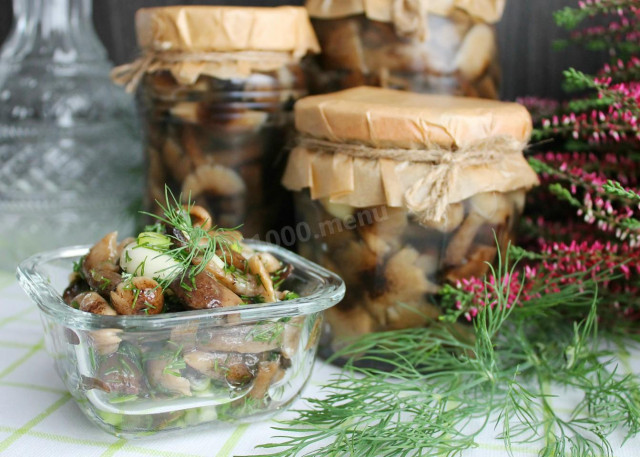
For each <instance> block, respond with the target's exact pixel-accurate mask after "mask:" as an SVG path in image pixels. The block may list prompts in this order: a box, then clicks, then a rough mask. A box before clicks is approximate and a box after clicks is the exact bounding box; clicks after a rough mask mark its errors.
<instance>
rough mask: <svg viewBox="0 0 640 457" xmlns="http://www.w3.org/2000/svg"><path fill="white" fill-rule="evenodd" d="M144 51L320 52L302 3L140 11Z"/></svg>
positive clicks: (140, 38)
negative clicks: (269, 6) (275, 5)
mask: <svg viewBox="0 0 640 457" xmlns="http://www.w3.org/2000/svg"><path fill="white" fill-rule="evenodd" d="M136 31H137V35H138V44H139V46H140V48H141V49H143V50H152V51H162V52H164V51H176V52H208V51H218V52H233V51H285V52H292V53H293V54H294V55H296V56H303V55H305V54H307V52H319V50H320V47H319V45H318V41H317V40H316V37H315V34H314V32H313V28H312V26H311V23H310V21H309V17H308V15H307V12H306V10H305V9H304V8H302V7H294V6H282V7H276V8H259V7H256V8H252V7H232V6H169V7H159V8H143V9H140V10H138V11H137V13H136Z"/></svg>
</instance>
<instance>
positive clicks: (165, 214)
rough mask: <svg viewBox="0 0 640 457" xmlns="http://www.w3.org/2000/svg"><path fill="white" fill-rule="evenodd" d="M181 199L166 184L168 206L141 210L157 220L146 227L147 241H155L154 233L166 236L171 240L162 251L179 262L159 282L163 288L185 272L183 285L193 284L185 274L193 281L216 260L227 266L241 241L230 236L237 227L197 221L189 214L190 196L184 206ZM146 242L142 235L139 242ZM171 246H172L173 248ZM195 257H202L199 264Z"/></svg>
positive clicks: (209, 221)
mask: <svg viewBox="0 0 640 457" xmlns="http://www.w3.org/2000/svg"><path fill="white" fill-rule="evenodd" d="M178 200H179V199H176V197H175V196H174V195H173V193H172V192H171V190H169V188H168V187H167V188H165V202H166V205H163V204H162V203H160V202H156V203H157V205H158V206H159V207H160V210H161V212H162V215H158V214H153V213H147V212H143V213H142V214H145V215H147V216H150V217H153V218H155V219H156V220H157V221H158V222H157V223H156V224H154V225H152V226H150V227H149V231H146V230H145V232H146V233H147V234H148V235H147V237H146V240H147V241H151V242H153V241H154V238H153V237H152V236H151V234H153V233H156V234H161V236H162V235H166V237H168V239H169V240H170V241H169V244H168V245H166V248H167V249H166V250H162V251H161V252H163V253H165V254H167V255H169V256H171V257H172V258H173V259H175V260H176V261H177V262H178V264H177V265H176V266H174V267H169V268H168V271H166V272H165V273H166V275H165V276H166V277H165V278H164V279H162V280H161V281H159V284H160V287H162V288H163V289H164V288H166V287H167V286H168V285H169V284H171V282H172V281H174V280H175V279H176V278H177V277H179V276H180V275H182V277H181V285H182V286H183V287H184V286H186V287H190V286H188V282H187V281H186V280H185V279H186V277H187V276H188V277H189V279H190V280H191V282H193V278H194V277H195V276H196V275H198V274H199V273H202V272H203V271H204V270H205V269H206V267H207V264H208V263H209V262H211V261H212V260H214V259H220V260H222V263H223V264H224V266H223V268H228V267H229V266H228V265H227V256H228V255H229V253H230V252H231V251H232V250H236V249H237V244H238V240H237V239H236V238H234V237H232V236H231V235H230V232H233V231H236V230H237V229H238V227H234V228H219V227H217V226H215V225H212V224H211V223H212V221H211V220H209V219H205V220H202V221H197V222H194V221H193V220H192V218H191V215H190V214H191V212H192V209H193V208H194V206H195V205H194V203H193V202H192V201H191V198H189V199H188V203H187V204H186V205H182V204H181V203H180V202H179V201H178ZM163 225H164V226H166V227H171V231H170V232H169V233H164V232H165V227H163ZM144 241H145V240H144V239H143V240H142V244H140V237H139V245H141V246H144V245H145V244H144ZM171 245H173V247H170V246H171ZM156 246H157V245H156ZM217 252H221V254H222V255H221V256H218V255H217ZM196 259H199V262H198V263H197V264H196V262H195V260H196Z"/></svg>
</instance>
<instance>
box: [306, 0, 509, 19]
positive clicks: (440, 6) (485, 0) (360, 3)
mask: <svg viewBox="0 0 640 457" xmlns="http://www.w3.org/2000/svg"><path fill="white" fill-rule="evenodd" d="M505 3H506V0H408V1H407V0H404V1H399V0H307V2H306V7H307V10H308V11H309V15H310V16H311V17H313V18H320V19H335V18H340V17H347V16H355V15H358V14H364V15H366V16H367V17H368V18H369V19H371V20H373V21H379V22H394V17H395V16H396V14H397V11H398V10H399V9H402V8H404V9H405V10H406V9H407V6H406V5H413V8H412V9H413V10H414V11H423V12H427V13H433V14H438V15H441V16H448V15H450V14H451V13H452V12H453V11H454V10H456V9H459V10H463V11H465V12H467V13H468V14H469V15H471V16H472V17H474V18H476V19H479V20H481V21H483V22H487V23H495V22H498V21H499V20H500V18H501V17H502V13H503V11H504V6H505Z"/></svg>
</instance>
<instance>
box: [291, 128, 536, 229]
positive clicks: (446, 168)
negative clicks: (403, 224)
mask: <svg viewBox="0 0 640 457" xmlns="http://www.w3.org/2000/svg"><path fill="white" fill-rule="evenodd" d="M299 145H300V146H301V147H303V148H306V149H309V150H317V151H318V152H324V153H331V154H345V155H348V156H351V157H356V158H363V159H390V160H394V161H397V162H412V163H424V164H431V165H432V167H430V168H429V170H428V171H427V172H426V173H425V175H424V176H422V177H421V178H420V179H419V180H417V181H416V182H415V183H413V184H411V185H410V186H409V188H408V189H407V190H406V191H405V192H404V203H405V205H406V207H407V209H409V211H411V212H412V213H414V214H416V216H418V217H419V218H420V220H424V221H440V220H442V219H443V218H444V216H445V213H446V211H447V207H448V206H449V204H450V195H451V191H452V189H454V188H455V187H456V185H457V179H458V173H459V172H460V170H461V169H463V168H468V167H474V166H483V165H485V166H486V165H492V164H496V163H498V162H499V161H500V160H502V159H503V157H504V156H505V155H506V154H521V153H522V150H523V149H524V147H525V146H526V143H524V142H521V141H518V140H516V139H515V138H513V137H510V136H497V137H492V138H487V139H483V140H480V141H477V142H475V143H472V144H469V145H467V146H464V147H461V148H458V149H456V150H450V149H444V148H442V147H439V146H437V145H431V146H430V148H429V149H400V148H373V147H370V146H365V145H362V144H348V143H334V142H332V141H326V140H319V139H316V138H310V137H305V138H302V139H301V140H300V142H299Z"/></svg>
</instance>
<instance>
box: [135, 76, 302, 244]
mask: <svg viewBox="0 0 640 457" xmlns="http://www.w3.org/2000/svg"><path fill="white" fill-rule="evenodd" d="M142 86H143V87H142V94H141V101H142V106H143V110H144V117H145V125H146V131H147V148H146V151H147V161H148V165H149V168H148V173H149V174H148V184H147V186H148V187H147V204H149V205H151V206H155V205H154V203H155V201H156V200H157V201H161V202H162V201H164V198H165V195H164V194H165V190H164V189H165V185H167V186H168V187H169V189H170V190H171V191H172V192H173V194H174V195H175V196H176V197H177V196H178V195H182V197H183V199H185V200H186V199H187V198H188V197H189V196H190V197H191V200H192V201H195V202H196V203H197V204H198V205H201V206H204V207H206V208H208V209H209V210H210V212H211V214H212V217H213V219H214V222H215V224H217V225H218V226H221V227H240V230H241V231H242V233H243V235H244V236H246V237H253V236H256V235H258V236H259V237H261V238H262V239H264V238H263V237H264V235H265V233H266V232H267V231H268V230H270V229H273V228H275V227H280V226H283V225H285V224H286V223H287V222H289V217H290V215H291V210H290V208H291V205H292V202H291V200H290V197H289V195H288V193H287V192H286V191H285V190H284V189H283V188H282V186H281V185H280V182H279V181H280V177H281V176H282V171H283V168H284V164H285V163H286V160H285V159H286V158H285V157H284V155H283V154H284V151H285V149H284V148H285V145H286V142H287V138H291V134H292V133H293V128H292V107H293V103H294V102H295V101H296V100H297V99H299V98H300V97H302V96H304V95H306V83H305V79H304V76H303V73H302V71H301V70H300V66H298V65H291V66H287V67H284V68H282V69H280V70H278V71H272V72H260V73H257V72H256V73H253V74H251V75H249V76H247V77H246V78H238V79H233V80H223V79H218V78H214V77H211V76H206V75H201V76H200V77H199V78H198V80H197V81H196V82H195V83H194V84H193V85H187V86H185V85H181V84H179V83H178V82H177V81H176V80H175V79H174V78H173V76H172V75H171V73H170V72H168V71H161V72H156V73H152V74H148V75H146V76H145V79H144V81H143V85H142ZM287 202H288V203H287Z"/></svg>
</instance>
